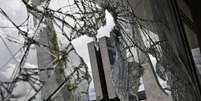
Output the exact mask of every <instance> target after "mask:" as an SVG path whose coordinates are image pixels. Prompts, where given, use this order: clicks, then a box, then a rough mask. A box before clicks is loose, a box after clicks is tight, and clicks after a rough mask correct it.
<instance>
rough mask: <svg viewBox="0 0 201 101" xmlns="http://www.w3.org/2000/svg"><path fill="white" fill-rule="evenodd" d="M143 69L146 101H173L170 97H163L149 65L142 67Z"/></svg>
mask: <svg viewBox="0 0 201 101" xmlns="http://www.w3.org/2000/svg"><path fill="white" fill-rule="evenodd" d="M142 66H143V68H144V75H143V81H144V87H145V92H146V98H147V100H146V101H173V100H172V97H171V96H170V95H169V96H167V95H165V94H164V93H163V92H162V91H161V90H160V87H159V86H158V84H157V82H156V79H155V77H154V74H153V71H152V69H151V66H150V64H149V63H146V64H143V65H142Z"/></svg>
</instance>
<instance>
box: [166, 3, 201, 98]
mask: <svg viewBox="0 0 201 101" xmlns="http://www.w3.org/2000/svg"><path fill="white" fill-rule="evenodd" d="M170 3H171V7H172V9H173V14H174V15H175V20H176V24H177V26H178V29H179V35H180V36H181V41H182V43H183V44H184V51H185V53H186V57H187V62H188V64H189V67H188V70H190V71H189V72H190V74H191V78H192V81H193V84H194V87H195V88H197V91H198V92H197V93H198V94H197V95H198V96H197V99H199V101H201V83H200V81H199V76H198V70H197V68H196V66H195V63H194V60H193V57H192V53H191V50H190V47H189V44H188V40H187V37H186V33H185V30H184V26H183V23H182V19H181V16H180V13H179V8H178V4H177V2H176V0H170Z"/></svg>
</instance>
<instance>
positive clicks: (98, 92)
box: [88, 42, 103, 99]
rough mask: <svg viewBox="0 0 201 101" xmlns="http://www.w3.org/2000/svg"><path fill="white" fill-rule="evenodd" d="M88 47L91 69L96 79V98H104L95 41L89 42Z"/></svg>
mask: <svg viewBox="0 0 201 101" xmlns="http://www.w3.org/2000/svg"><path fill="white" fill-rule="evenodd" d="M88 49H89V56H90V61H91V69H92V73H93V80H94V87H95V91H96V98H97V99H102V98H103V92H102V89H101V88H102V86H101V83H100V82H101V81H100V75H99V70H98V63H97V62H98V61H97V60H96V58H97V57H96V52H95V47H94V42H91V43H89V44H88Z"/></svg>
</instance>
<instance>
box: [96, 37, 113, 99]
mask: <svg viewBox="0 0 201 101" xmlns="http://www.w3.org/2000/svg"><path fill="white" fill-rule="evenodd" d="M108 40H109V39H108V38H106V37H102V38H100V39H99V46H100V51H101V57H102V62H103V68H104V73H105V79H106V85H107V92H108V96H109V99H113V98H115V97H116V95H115V89H114V87H113V84H112V70H111V66H112V64H111V62H112V61H114V59H110V58H112V57H110V56H112V55H110V56H109V54H112V52H115V50H114V49H113V48H112V47H111V45H110V46H109V45H108V44H109V41H108ZM109 52H110V53H109Z"/></svg>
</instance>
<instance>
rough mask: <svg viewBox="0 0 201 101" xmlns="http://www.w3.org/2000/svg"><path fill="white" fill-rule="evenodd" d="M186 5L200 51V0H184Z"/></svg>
mask: <svg viewBox="0 0 201 101" xmlns="http://www.w3.org/2000/svg"><path fill="white" fill-rule="evenodd" d="M184 1H185V2H186V4H187V5H188V6H189V8H190V11H191V14H192V17H193V22H194V24H195V28H196V35H197V38H198V42H199V48H200V51H201V6H200V4H201V1H200V0H184Z"/></svg>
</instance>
